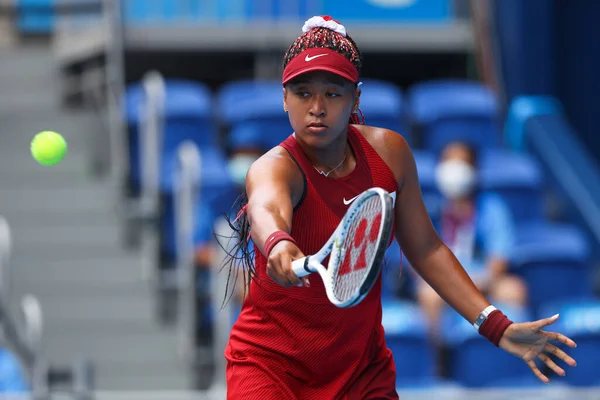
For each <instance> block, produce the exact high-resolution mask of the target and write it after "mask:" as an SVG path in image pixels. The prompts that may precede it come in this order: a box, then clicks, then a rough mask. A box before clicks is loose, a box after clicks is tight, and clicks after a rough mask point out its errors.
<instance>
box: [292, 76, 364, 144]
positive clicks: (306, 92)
mask: <svg viewBox="0 0 600 400" xmlns="http://www.w3.org/2000/svg"><path fill="white" fill-rule="evenodd" d="M359 96H360V90H358V89H357V88H356V85H355V84H354V83H352V82H350V81H348V80H346V79H343V78H341V77H339V76H337V75H335V74H332V73H329V72H324V71H316V72H309V73H306V74H304V75H301V76H300V77H298V78H297V79H295V80H293V81H292V82H290V83H288V84H287V85H286V87H285V88H284V90H283V98H284V107H285V108H286V109H287V110H288V114H289V118H290V123H291V125H292V128H294V132H295V133H296V137H298V138H300V139H301V140H302V141H304V142H305V143H307V144H308V145H312V146H315V147H324V146H327V145H328V144H329V143H331V142H332V141H334V140H335V139H336V138H338V137H339V136H340V135H341V134H343V133H345V132H346V129H347V127H348V121H349V119H350V114H351V113H352V111H353V110H354V109H355V108H356V107H358V99H359Z"/></svg>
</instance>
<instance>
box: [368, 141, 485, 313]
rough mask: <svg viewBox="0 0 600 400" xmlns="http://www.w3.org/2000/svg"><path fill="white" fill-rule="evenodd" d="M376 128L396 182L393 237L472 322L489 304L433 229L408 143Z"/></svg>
mask: <svg viewBox="0 0 600 400" xmlns="http://www.w3.org/2000/svg"><path fill="white" fill-rule="evenodd" d="M377 131H378V132H377V133H376V137H377V140H376V141H377V142H378V143H377V144H376V146H374V147H375V148H376V150H377V151H378V153H379V154H380V156H381V157H382V158H383V159H384V161H385V162H386V163H387V164H388V166H389V167H390V169H391V170H392V172H393V174H394V176H395V177H396V181H397V182H398V193H397V199H396V208H395V216H396V232H395V235H396V239H397V240H398V243H399V244H400V247H401V248H402V251H403V252H404V254H405V255H406V257H407V259H408V261H409V262H410V263H411V265H412V267H413V268H414V269H415V270H416V271H417V272H418V273H419V274H420V275H421V276H422V277H423V279H425V281H426V282H427V283H428V284H429V285H431V287H432V288H433V289H434V290H435V291H436V292H437V293H438V294H439V295H440V296H441V297H442V298H443V299H444V300H445V301H446V303H448V304H449V305H450V306H451V307H453V308H454V309H455V310H456V311H458V312H459V313H460V314H461V315H462V316H463V317H465V318H466V319H467V320H469V321H470V322H471V323H473V322H474V321H475V319H476V318H477V317H478V316H479V313H481V311H482V310H483V309H485V308H486V307H487V306H489V305H490V303H489V302H488V301H487V300H486V298H485V297H484V296H483V295H482V294H481V292H480V291H479V290H478V289H477V287H476V286H475V284H474V283H473V281H472V280H471V278H469V276H468V275H467V273H466V272H465V270H464V269H463V267H462V266H461V264H460V263H459V262H458V260H457V259H456V257H455V256H454V254H453V253H452V251H450V249H448V247H447V246H446V245H445V244H444V243H442V241H441V240H440V238H439V236H438V234H437V232H436V231H435V229H434V227H433V224H432V223H431V219H430V218H429V214H428V212H427V209H426V208H425V204H424V202H423V197H422V194H421V188H420V185H419V178H418V175H417V167H416V164H415V159H414V157H413V154H412V151H411V149H410V147H409V146H408V143H406V140H404V138H403V137H402V136H401V135H399V134H398V133H396V132H393V131H390V130H383V129H378V130H377ZM373 144H375V143H373Z"/></svg>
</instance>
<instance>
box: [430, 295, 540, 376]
mask: <svg viewBox="0 0 600 400" xmlns="http://www.w3.org/2000/svg"><path fill="white" fill-rule="evenodd" d="M496 306H497V307H498V308H499V309H501V310H502V311H503V312H504V313H505V314H506V315H507V316H508V317H509V318H510V319H511V320H513V321H515V322H525V321H529V320H531V314H530V313H529V312H528V310H526V309H523V308H519V307H514V306H508V305H503V304H497V305H496ZM441 324H442V334H443V340H444V342H445V344H446V345H447V346H448V347H449V349H450V368H449V370H450V378H451V379H453V380H455V381H456V382H457V383H458V384H460V385H463V386H466V387H496V386H512V385H519V386H522V385H529V384H534V383H536V382H535V380H532V379H531V378H530V376H529V375H531V372H530V370H529V368H528V367H527V365H525V363H524V362H523V361H522V360H520V359H519V358H517V357H514V356H512V355H510V354H509V353H506V352H504V351H503V350H501V349H499V348H496V347H495V346H494V345H493V344H492V343H490V342H489V341H488V340H487V339H486V338H484V337H483V336H481V335H480V334H479V333H478V332H477V331H476V330H475V328H473V326H472V325H471V324H470V323H469V322H468V321H467V320H465V319H464V318H463V317H462V316H461V315H460V314H458V313H457V312H456V311H454V310H453V309H451V308H449V307H448V308H446V309H445V310H444V312H443V313H442V319H441Z"/></svg>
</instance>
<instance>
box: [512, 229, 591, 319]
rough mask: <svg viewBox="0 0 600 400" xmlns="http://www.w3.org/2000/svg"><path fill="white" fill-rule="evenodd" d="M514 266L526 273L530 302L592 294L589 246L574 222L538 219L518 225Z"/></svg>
mask: <svg viewBox="0 0 600 400" xmlns="http://www.w3.org/2000/svg"><path fill="white" fill-rule="evenodd" d="M516 236H517V237H516V240H515V247H514V249H513V252H512V254H511V255H510V263H511V268H512V269H514V270H515V271H516V273H518V274H519V275H521V276H523V278H524V279H525V282H526V284H527V286H528V288H529V302H530V305H531V306H532V307H533V308H534V310H537V309H538V308H539V307H540V306H541V305H543V304H544V303H547V302H549V301H558V300H569V299H575V298H576V299H587V298H590V297H591V296H592V292H593V287H592V282H593V280H592V279H591V276H590V273H591V270H590V266H589V262H590V248H589V244H588V241H587V239H586V237H585V235H584V233H583V232H582V231H581V230H580V229H578V228H577V227H575V226H571V225H565V224H556V223H549V222H538V223H534V222H532V223H528V224H522V225H520V226H519V227H518V228H517V232H516Z"/></svg>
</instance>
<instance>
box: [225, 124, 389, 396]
mask: <svg viewBox="0 0 600 400" xmlns="http://www.w3.org/2000/svg"><path fill="white" fill-rule="evenodd" d="M348 142H349V144H350V146H351V148H352V151H353V153H354V155H355V157H356V167H355V168H354V170H353V171H352V172H351V173H350V174H349V175H347V176H345V177H343V178H327V177H325V176H323V175H321V174H319V173H318V172H317V171H316V170H315V169H314V168H313V166H312V164H311V163H310V161H309V160H308V159H307V158H306V156H305V155H304V153H303V152H302V150H301V148H300V146H299V145H298V143H297V142H296V139H295V138H294V137H293V136H290V137H288V138H287V139H286V140H285V141H284V142H283V143H281V146H282V147H283V148H285V149H286V150H287V151H288V152H289V153H290V155H291V156H292V157H293V158H294V160H295V161H296V163H297V164H298V166H299V167H300V169H301V170H302V172H303V174H304V176H305V178H306V179H305V189H304V196H303V198H302V200H301V201H300V203H299V204H298V205H297V206H296V208H295V210H294V215H293V218H292V231H291V235H292V237H293V238H294V239H295V240H296V242H297V244H298V247H299V248H300V249H301V250H302V251H303V252H304V254H307V255H308V254H313V253H315V252H317V251H318V250H319V249H320V248H321V247H322V246H323V244H324V243H325V242H326V241H327V239H329V236H330V235H331V234H332V233H333V231H334V230H335V228H336V227H337V225H338V224H339V222H340V219H341V218H342V217H343V215H344V214H345V212H346V210H347V208H348V207H349V203H348V201H349V200H350V199H352V198H354V197H355V196H357V195H358V194H360V193H362V192H363V191H365V190H366V189H368V188H371V187H381V188H383V189H385V190H387V191H388V192H390V193H394V194H395V192H396V190H397V183H396V179H395V177H394V175H393V173H392V171H391V170H390V169H389V167H388V166H387V165H386V164H385V162H384V161H383V160H382V159H381V157H380V156H379V155H378V154H377V152H376V151H375V149H373V147H371V145H370V144H369V143H368V142H367V140H366V139H365V138H364V137H363V136H362V134H361V133H360V132H358V131H357V130H356V128H354V127H352V126H351V125H350V126H349V129H348ZM255 259H256V260H255V263H256V271H257V276H256V277H255V279H254V280H253V281H252V283H251V285H250V292H249V295H248V296H247V298H246V300H245V302H244V304H243V307H242V311H241V314H240V315H239V317H238V320H237V322H236V323H235V324H234V326H233V328H232V330H231V336H230V341H229V344H228V346H227V348H226V351H225V356H226V357H227V359H228V360H229V361H230V362H232V363H235V362H236V361H241V360H244V362H246V361H249V360H253V361H252V362H253V363H255V364H256V366H257V367H258V368H261V369H263V370H265V371H270V372H268V373H269V375H274V376H278V377H279V378H278V379H281V380H282V381H283V382H285V385H286V386H287V387H288V388H289V390H290V391H291V392H292V393H294V394H295V396H297V398H298V399H302V400H308V399H317V400H325V399H336V398H338V397H339V396H340V395H341V394H342V393H344V392H345V390H346V389H347V388H348V387H349V386H351V385H352V383H353V382H354V381H355V380H356V378H357V377H358V376H359V375H360V374H361V372H362V371H363V370H364V369H365V368H366V367H367V366H368V365H369V364H370V363H372V362H373V361H375V360H377V359H380V358H384V357H390V352H389V350H387V348H386V345H385V340H384V331H383V327H382V325H381V275H380V276H379V278H378V279H377V282H376V284H375V285H374V286H373V288H372V290H371V292H370V293H369V294H368V295H367V297H366V298H365V299H364V300H363V301H362V302H361V303H360V304H358V305H356V306H354V307H351V308H347V309H341V308H338V307H335V306H334V305H332V304H331V303H330V302H329V300H328V299H327V295H326V293H325V288H324V286H323V281H322V280H321V278H320V276H319V275H318V274H312V275H311V276H310V283H311V287H310V288H304V287H302V288H284V287H281V286H279V285H277V284H276V283H275V282H273V281H272V280H271V279H270V278H269V277H268V276H267V274H266V259H265V257H264V255H262V254H261V253H260V252H259V251H258V250H257V251H256V254H255ZM234 370H235V367H234ZM265 400H267V399H265Z"/></svg>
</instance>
